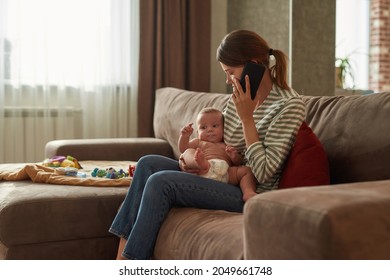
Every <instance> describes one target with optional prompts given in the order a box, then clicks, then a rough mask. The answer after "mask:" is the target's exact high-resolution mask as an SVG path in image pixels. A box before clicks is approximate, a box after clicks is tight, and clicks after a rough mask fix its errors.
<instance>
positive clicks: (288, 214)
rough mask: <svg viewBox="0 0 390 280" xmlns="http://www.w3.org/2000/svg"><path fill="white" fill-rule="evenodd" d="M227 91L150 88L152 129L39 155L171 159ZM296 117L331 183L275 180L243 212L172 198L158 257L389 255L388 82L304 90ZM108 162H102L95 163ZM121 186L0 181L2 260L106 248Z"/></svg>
mask: <svg viewBox="0 0 390 280" xmlns="http://www.w3.org/2000/svg"><path fill="white" fill-rule="evenodd" d="M227 98H228V95H225V94H216V93H213V94H211V93H199V92H190V91H185V90H180V89H174V88H164V89H159V90H157V94H156V103H155V114H154V131H155V138H137V139H95V140H58V141H52V142H49V143H48V144H47V145H46V156H47V157H51V156H54V155H68V154H70V155H73V156H74V157H76V158H78V159H79V160H81V161H82V162H83V161H85V160H94V161H101V160H106V161H107V160H108V161H128V160H134V161H136V160H137V159H138V158H139V157H140V156H141V155H143V154H149V153H158V154H163V155H165V156H170V157H175V158H177V157H178V155H179V152H178V149H177V144H176V143H177V138H178V136H179V130H180V128H181V127H182V126H183V125H184V124H186V123H188V122H193V121H194V120H195V116H196V114H197V112H198V111H199V110H200V109H201V108H203V107H205V106H215V107H218V108H220V109H222V108H223V106H224V104H225V103H226V101H227ZM304 101H305V103H306V104H307V118H306V120H307V123H308V124H309V125H310V126H311V127H312V128H313V130H314V132H315V133H316V134H317V135H318V137H319V139H320V140H321V142H322V143H323V145H324V147H325V150H326V152H327V155H328V159H329V164H330V172H331V185H327V186H309V187H299V188H292V189H283V190H276V191H272V192H268V193H264V194H260V195H257V196H256V197H254V198H253V199H251V200H250V201H249V202H248V203H247V204H246V205H245V209H244V213H243V214H241V213H230V212H226V211H211V210H204V209H192V208H174V209H172V210H171V212H170V214H169V216H168V218H167V220H166V221H165V222H164V223H163V226H162V228H161V230H160V233H159V236H158V240H157V244H156V247H155V252H154V257H155V258H157V259H390V215H389V213H390V169H389V161H390V121H389V120H390V93H378V94H371V95H367V96H351V97H345V96H331V97H304ZM105 164H107V163H105ZM126 190H127V188H126V187H107V188H101V187H100V188H98V187H81V186H59V185H45V184H35V183H32V182H30V181H23V182H6V181H3V182H1V183H0V242H1V243H0V254H1V257H2V258H3V259H42V258H43V259H107V258H114V256H115V252H116V246H117V242H118V240H117V239H116V238H115V237H113V236H112V235H110V234H109V233H108V232H107V230H108V227H109V225H110V223H111V221H112V219H113V217H114V216H115V213H116V211H117V208H118V207H119V205H120V203H121V201H122V200H123V198H124V196H125V193H126Z"/></svg>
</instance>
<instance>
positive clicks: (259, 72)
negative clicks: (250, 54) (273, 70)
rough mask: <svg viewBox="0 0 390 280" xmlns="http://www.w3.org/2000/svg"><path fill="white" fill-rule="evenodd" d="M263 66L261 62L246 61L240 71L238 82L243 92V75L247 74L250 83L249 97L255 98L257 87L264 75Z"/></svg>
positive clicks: (244, 87)
mask: <svg viewBox="0 0 390 280" xmlns="http://www.w3.org/2000/svg"><path fill="white" fill-rule="evenodd" d="M264 72H265V66H264V65H263V64H257V63H254V62H247V63H246V64H245V66H244V70H243V71H242V75H241V79H240V84H241V87H242V89H243V90H244V92H246V86H245V76H246V75H248V77H249V82H250V85H251V98H252V100H253V99H255V96H256V92H257V89H258V88H259V85H260V82H261V79H262V78H263V76H264Z"/></svg>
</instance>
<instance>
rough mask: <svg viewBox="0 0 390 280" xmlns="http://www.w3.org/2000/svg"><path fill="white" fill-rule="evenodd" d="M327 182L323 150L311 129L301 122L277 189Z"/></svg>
mask: <svg viewBox="0 0 390 280" xmlns="http://www.w3.org/2000/svg"><path fill="white" fill-rule="evenodd" d="M329 182H330V179H329V164H328V159H327V156H326V153H325V150H324V148H323V146H322V144H321V142H320V141H319V140H318V138H317V136H316V135H315V134H314V133H313V131H312V130H311V128H310V127H309V126H308V125H307V124H306V122H303V123H302V125H301V127H300V128H299V131H298V134H297V138H296V140H295V144H294V146H293V148H292V150H291V152H290V155H289V157H288V158H287V161H286V164H285V167H284V170H283V173H282V178H281V180H280V183H279V189H284V188H293V187H303V186H318V185H328V184H329Z"/></svg>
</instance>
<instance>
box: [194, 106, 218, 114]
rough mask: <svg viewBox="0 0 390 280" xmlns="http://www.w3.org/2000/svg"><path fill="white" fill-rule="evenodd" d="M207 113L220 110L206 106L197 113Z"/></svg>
mask: <svg viewBox="0 0 390 280" xmlns="http://www.w3.org/2000/svg"><path fill="white" fill-rule="evenodd" d="M209 113H221V111H220V110H218V109H216V108H214V107H206V108H203V109H202V110H200V112H199V115H200V114H209Z"/></svg>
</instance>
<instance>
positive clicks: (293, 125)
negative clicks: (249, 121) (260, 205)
mask: <svg viewBox="0 0 390 280" xmlns="http://www.w3.org/2000/svg"><path fill="white" fill-rule="evenodd" d="M284 101H285V102H284V104H281V105H280V106H279V110H277V113H276V114H275V115H274V116H273V118H272V120H271V121H270V122H269V124H268V126H267V127H264V126H261V125H259V127H260V128H261V129H259V136H260V139H261V140H260V141H259V142H256V143H254V144H252V145H251V146H249V147H248V149H247V150H246V153H245V157H246V159H247V161H248V165H249V166H250V167H251V168H252V172H253V173H254V175H255V177H256V178H257V180H258V182H259V186H258V187H259V188H260V189H259V191H265V190H270V189H273V188H275V187H276V186H275V185H276V184H277V183H278V181H279V177H280V174H281V170H282V167H283V164H284V161H285V159H286V158H287V155H288V154H289V152H290V149H291V147H292V145H293V144H294V141H295V137H296V135H297V133H298V129H299V127H300V125H301V124H302V122H303V120H304V118H305V105H304V103H303V101H302V99H301V98H300V97H292V98H289V99H284ZM262 121H263V120H262Z"/></svg>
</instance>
